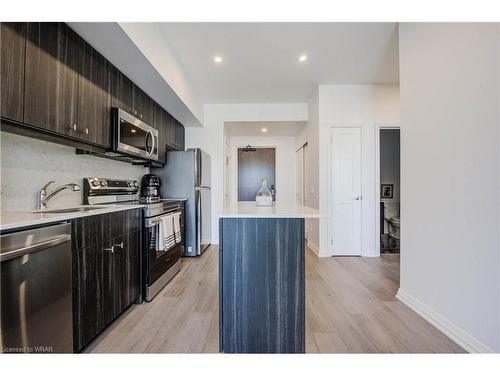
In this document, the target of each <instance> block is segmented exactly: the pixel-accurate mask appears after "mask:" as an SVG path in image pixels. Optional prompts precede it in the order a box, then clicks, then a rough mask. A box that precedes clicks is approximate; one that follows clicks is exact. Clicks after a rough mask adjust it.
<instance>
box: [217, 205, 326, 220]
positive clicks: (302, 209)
mask: <svg viewBox="0 0 500 375" xmlns="http://www.w3.org/2000/svg"><path fill="white" fill-rule="evenodd" d="M218 216H219V217H220V218H306V219H317V218H322V217H327V214H326V213H322V212H320V211H319V210H317V209H315V208H311V207H307V206H303V205H300V204H297V203H288V204H285V203H280V202H275V203H274V204H273V206H269V207H259V206H257V204H256V203H255V202H238V203H237V204H235V205H231V206H229V207H227V208H225V209H224V210H223V211H222V212H220V213H219V214H218Z"/></svg>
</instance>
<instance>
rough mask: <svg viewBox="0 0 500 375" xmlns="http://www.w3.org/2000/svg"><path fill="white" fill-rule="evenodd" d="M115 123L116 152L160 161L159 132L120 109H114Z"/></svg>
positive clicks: (114, 143)
mask: <svg viewBox="0 0 500 375" xmlns="http://www.w3.org/2000/svg"><path fill="white" fill-rule="evenodd" d="M113 123H114V132H113V149H114V151H117V152H120V153H122V154H127V155H134V156H139V157H141V158H143V159H148V160H158V130H156V129H154V128H152V127H151V126H149V125H147V124H145V123H144V122H142V121H141V120H139V119H137V118H135V117H134V116H132V115H131V114H129V113H127V112H125V111H124V110H122V109H120V108H113Z"/></svg>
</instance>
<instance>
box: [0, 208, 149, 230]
mask: <svg viewBox="0 0 500 375" xmlns="http://www.w3.org/2000/svg"><path fill="white" fill-rule="evenodd" d="M77 207H83V206H77ZM95 207H97V208H96V209H95V210H90V211H77V212H64V213H50V212H35V210H34V211H32V212H30V211H24V212H16V211H1V212H0V230H1V231H4V230H11V229H18V228H23V227H31V226H37V225H44V224H49V223H56V222H59V221H66V220H71V219H76V218H80V217H85V216H93V215H101V214H108V213H112V212H118V211H126V210H133V209H136V208H143V207H144V205H142V204H130V205H123V204H116V205H113V204H110V205H96V206H95ZM71 208H75V207H71ZM48 211H50V209H48Z"/></svg>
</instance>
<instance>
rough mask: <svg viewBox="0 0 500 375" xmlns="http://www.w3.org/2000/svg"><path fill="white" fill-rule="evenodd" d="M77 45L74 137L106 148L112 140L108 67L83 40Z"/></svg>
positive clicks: (99, 55) (109, 73)
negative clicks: (76, 112)
mask: <svg viewBox="0 0 500 375" xmlns="http://www.w3.org/2000/svg"><path fill="white" fill-rule="evenodd" d="M79 44H80V45H81V48H80V58H79V60H78V116H77V121H76V125H77V126H76V129H75V131H74V133H75V134H74V136H76V137H79V138H82V139H84V140H88V141H90V142H92V143H95V144H98V145H100V146H104V147H106V148H107V147H109V146H110V137H111V126H110V123H111V115H110V113H111V112H110V110H111V95H110V87H111V71H110V64H109V63H108V61H107V60H106V59H105V58H104V57H103V56H102V55H101V54H100V53H99V52H97V51H96V50H95V49H94V48H92V47H91V46H90V45H89V44H88V43H86V42H85V41H83V40H82V41H81V43H79Z"/></svg>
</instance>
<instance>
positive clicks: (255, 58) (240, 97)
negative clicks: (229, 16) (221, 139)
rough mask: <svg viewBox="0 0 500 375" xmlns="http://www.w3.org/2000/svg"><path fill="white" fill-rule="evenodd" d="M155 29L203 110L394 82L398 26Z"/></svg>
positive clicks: (175, 25) (160, 26) (173, 25)
mask: <svg viewBox="0 0 500 375" xmlns="http://www.w3.org/2000/svg"><path fill="white" fill-rule="evenodd" d="M151 26H152V25H151ZM154 26H155V29H156V30H158V32H159V33H161V34H162V38H163V39H164V40H165V41H166V43H168V49H169V51H170V52H172V53H173V55H174V56H175V57H176V59H177V60H178V62H179V64H180V66H181V67H182V69H183V70H184V72H185V74H186V76H187V77H189V80H190V82H191V84H192V85H193V88H194V91H195V92H196V95H197V96H199V100H201V102H203V103H262V102H275V103H278V102H304V101H307V99H308V98H309V96H310V94H311V93H312V91H313V89H314V87H315V86H317V85H318V84H376V83H379V84H396V83H398V78H399V63H398V60H399V57H398V55H399V52H398V27H397V24H396V23H382V22H381V23H158V24H155V25H154ZM156 47H157V48H158V49H160V50H161V48H167V46H165V47H162V46H160V45H158V46H156ZM301 54H307V56H308V60H307V62H305V63H299V61H298V57H299V56H300V55H301ZM215 55H220V56H222V57H223V59H224V61H223V63H221V64H219V65H218V64H216V63H215V62H214V61H213V57H214V56H215Z"/></svg>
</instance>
